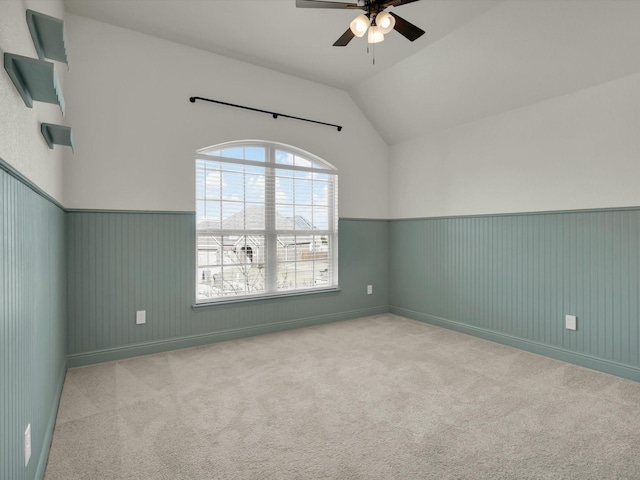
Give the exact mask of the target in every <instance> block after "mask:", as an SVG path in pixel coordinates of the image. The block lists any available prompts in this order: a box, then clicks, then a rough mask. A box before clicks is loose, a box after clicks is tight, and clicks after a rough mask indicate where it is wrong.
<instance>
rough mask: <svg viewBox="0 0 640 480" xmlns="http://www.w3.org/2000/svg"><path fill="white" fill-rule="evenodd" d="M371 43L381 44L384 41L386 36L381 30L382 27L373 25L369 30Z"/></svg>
mask: <svg viewBox="0 0 640 480" xmlns="http://www.w3.org/2000/svg"><path fill="white" fill-rule="evenodd" d="M368 41H369V43H380V42H383V41H384V34H383V33H382V31H381V30H380V27H377V26H375V25H372V26H371V27H370V28H369V38H368Z"/></svg>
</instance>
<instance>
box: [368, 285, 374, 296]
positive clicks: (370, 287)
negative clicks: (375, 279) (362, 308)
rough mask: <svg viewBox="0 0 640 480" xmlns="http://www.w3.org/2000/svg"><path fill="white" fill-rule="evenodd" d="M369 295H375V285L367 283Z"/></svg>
mask: <svg viewBox="0 0 640 480" xmlns="http://www.w3.org/2000/svg"><path fill="white" fill-rule="evenodd" d="M367 295H373V285H367Z"/></svg>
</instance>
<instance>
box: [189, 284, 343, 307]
mask: <svg viewBox="0 0 640 480" xmlns="http://www.w3.org/2000/svg"><path fill="white" fill-rule="evenodd" d="M341 291H342V289H341V288H340V287H332V288H323V289H322V290H306V291H304V290H303V291H296V292H290V293H274V294H272V295H260V296H255V297H242V298H229V299H224V300H212V301H210V302H202V303H196V304H194V305H191V308H193V309H200V308H209V307H216V306H218V305H230V304H234V303H245V302H256V301H260V300H263V301H264V300H277V299H282V298H289V297H301V296H304V295H318V294H322V293H325V294H326V293H339V292H341Z"/></svg>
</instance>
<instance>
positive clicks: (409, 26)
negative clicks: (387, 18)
mask: <svg viewBox="0 0 640 480" xmlns="http://www.w3.org/2000/svg"><path fill="white" fill-rule="evenodd" d="M389 14H391V15H392V16H393V18H395V19H396V24H395V26H394V27H393V29H394V30H396V31H397V32H398V33H399V34H400V35H402V36H403V37H405V38H406V39H407V40H409V41H411V42H413V41H414V40H416V39H418V38H420V37H421V36H422V35H424V30H422V29H421V28H418V27H416V26H415V25H414V24H413V23H410V22H407V21H406V20H405V19H404V18H402V17H399V16H398V15H396V14H395V13H392V12H389Z"/></svg>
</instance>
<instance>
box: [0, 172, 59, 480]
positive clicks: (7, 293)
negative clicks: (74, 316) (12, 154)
mask: <svg viewBox="0 0 640 480" xmlns="http://www.w3.org/2000/svg"><path fill="white" fill-rule="evenodd" d="M64 216H65V213H64V211H63V210H62V208H60V206H59V205H57V204H55V203H54V202H52V201H51V199H49V198H46V195H44V194H42V193H41V192H40V191H39V190H38V189H37V188H36V187H34V186H33V185H30V184H29V182H28V181H26V180H25V179H24V178H23V177H21V175H20V174H18V173H17V172H15V171H14V170H13V169H12V168H11V167H9V166H8V165H7V164H5V163H4V162H2V160H0V252H1V254H0V272H1V273H0V478H2V479H7V480H9V479H11V480H23V479H29V480H31V479H34V478H42V477H43V476H44V470H45V467H46V462H47V457H48V453H49V446H50V443H51V437H52V434H53V427H54V424H55V418H56V414H57V410H58V402H59V400H60V394H61V391H62V384H63V381H64V374H65V372H66V363H65V354H66V257H65V218H64ZM27 424H31V437H32V453H31V459H30V461H29V465H28V466H26V467H25V465H24V458H25V457H24V432H25V429H26V427H27Z"/></svg>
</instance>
